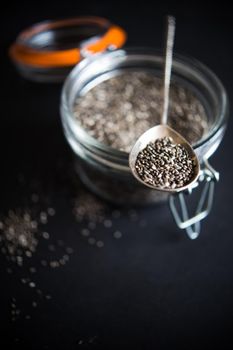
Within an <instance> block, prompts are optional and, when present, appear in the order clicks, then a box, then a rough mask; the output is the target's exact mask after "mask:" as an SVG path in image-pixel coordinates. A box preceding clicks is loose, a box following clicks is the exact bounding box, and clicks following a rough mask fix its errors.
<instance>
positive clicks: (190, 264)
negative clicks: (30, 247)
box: [0, 1, 233, 349]
mask: <svg viewBox="0 0 233 350" xmlns="http://www.w3.org/2000/svg"><path fill="white" fill-rule="evenodd" d="M218 5H219V6H218V8H217V7H216V8H213V6H212V7H209V8H208V7H206V8H204V7H203V6H204V5H202V6H197V3H189V2H188V1H185V2H179V4H178V5H176V6H175V5H173V6H169V5H167V4H164V5H161V4H159V3H158V2H155V3H154V4H153V3H152V2H147V1H143V2H140V3H133V4H130V3H126V2H115V1H101V2H90V1H85V2H80V1H77V2H70V1H64V2H60V1H47V2H43V1H42V2H38V3H33V2H25V1H20V2H18V4H16V5H13V4H11V3H9V4H5V9H4V10H3V11H1V21H0V28H1V36H0V43H1V85H2V89H1V96H0V101H1V117H0V118H1V126H0V159H1V181H0V196H1V200H0V211H1V214H5V213H7V211H8V210H9V209H10V208H15V207H18V206H22V205H24V204H25V201H26V199H25V198H27V196H30V194H31V191H32V190H31V188H30V186H31V183H32V182H31V180H32V179H37V180H38V179H39V182H40V184H42V185H40V186H41V192H43V193H45V194H46V196H48V198H49V201H50V202H51V205H53V206H54V207H55V208H56V211H57V215H56V216H55V218H54V219H53V220H51V224H50V227H49V230H50V233H51V234H52V235H53V239H54V240H55V239H65V240H66V242H67V244H68V245H69V246H71V247H73V248H74V254H73V256H72V259H71V261H70V263H69V264H68V265H67V266H65V267H64V268H60V269H58V270H55V271H54V272H51V273H50V272H48V271H47V270H43V271H45V272H43V271H39V273H38V274H37V277H36V279H37V282H38V284H40V285H41V286H42V288H44V289H46V290H49V291H50V293H51V295H52V296H53V297H52V300H51V301H50V302H49V303H46V302H44V303H41V304H40V305H39V306H38V308H37V310H36V311H35V312H34V314H33V317H32V318H31V320H29V321H28V320H27V321H26V320H24V319H20V320H19V321H17V322H15V323H12V322H11V320H10V306H9V305H10V300H11V299H10V298H11V297H12V296H17V299H19V301H20V304H21V308H27V305H28V303H29V301H30V300H31V299H32V296H31V293H32V292H31V290H30V289H26V288H24V287H23V286H22V284H21V283H20V278H21V277H22V276H23V274H24V271H23V269H16V268H13V270H14V273H13V275H12V274H11V275H9V274H7V273H6V268H7V267H8V262H6V261H5V258H4V256H0V272H1V279H0V296H1V297H0V321H1V327H0V343H2V347H1V349H3V344H4V345H5V346H6V345H8V346H9V345H11V348H18V347H19V346H22V345H23V346H24V348H30V349H60V348H61V349H76V348H85V349H89V348H90V349H91V348H96V349H97V348H98V349H105V348H106V349H115V348H117V349H120V348H128V347H130V348H135V349H155V348H156V349H171V348H174V349H178V348H181V347H182V346H184V347H186V348H188V349H197V348H202V347H206V348H208V347H212V346H213V345H216V344H217V343H221V344H222V343H223V342H227V344H228V347H229V348H230V347H232V346H233V340H232V337H231V333H232V326H233V301H232V295H233V257H232V252H233V235H232V223H233V221H232V175H233V166H232V146H233V141H232V131H231V129H232V120H231V119H229V125H228V130H227V133H226V135H225V138H224V140H223V142H222V144H221V146H220V147H219V149H218V150H217V152H216V154H215V155H214V156H213V157H212V159H211V163H212V164H213V166H214V167H215V168H216V169H217V170H218V171H219V172H220V174H221V180H220V182H219V183H218V185H217V189H216V193H215V198H214V206H213V209H212V211H211V214H210V216H209V217H208V218H207V219H206V220H205V222H204V223H203V227H202V232H201V235H200V237H199V238H198V239H197V240H195V241H191V240H189V239H188V238H187V237H186V235H185V233H184V232H181V231H179V230H178V229H177V228H176V226H175V224H174V222H173V220H172V218H171V215H170V212H169V209H168V207H167V206H166V205H165V206H162V207H159V208H147V209H141V210H140V211H139V215H140V217H141V218H145V219H146V220H147V226H146V227H144V228H141V227H139V226H138V225H137V223H134V222H131V221H130V220H128V219H127V216H124V215H123V216H122V219H121V220H120V221H119V229H120V230H121V231H122V232H124V234H123V237H122V239H121V240H119V241H116V240H113V239H112V240H111V239H109V240H108V241H107V244H106V245H105V246H104V247H103V248H102V249H97V248H94V247H91V246H90V245H88V244H87V242H86V241H85V240H83V238H82V237H81V235H80V234H78V231H79V225H78V223H76V222H75V220H74V217H73V216H72V214H71V209H70V201H69V198H70V197H71V198H72V188H70V185H69V183H68V182H67V180H66V179H65V180H64V177H63V175H64V173H66V172H67V171H68V170H67V169H68V168H67V169H66V162H67V164H68V163H69V161H70V160H71V151H70V149H69V147H68V145H67V144H66V142H65V139H64V137H63V133H62V128H61V124H60V118H59V100H60V91H61V85H54V84H47V85H45V84H41V85H40V84H33V83H29V82H26V81H25V80H23V79H22V78H21V77H20V76H19V75H18V74H17V72H16V71H15V69H14V67H13V65H12V64H11V62H10V61H9V59H8V56H7V48H8V47H9V45H10V44H11V43H12V42H13V41H14V39H15V37H16V36H17V34H18V32H19V31H20V30H22V29H23V28H25V27H27V26H29V25H31V24H33V23H35V22H37V21H40V20H44V19H55V18H62V17H65V16H77V15H99V16H103V17H107V18H109V19H110V20H112V21H113V22H115V23H117V24H119V25H121V26H123V27H124V28H125V29H126V31H127V32H128V35H129V39H128V43H127V45H128V46H153V47H161V46H162V38H163V22H164V18H163V17H164V15H165V14H167V13H172V14H174V15H175V16H176V18H177V33H176V43H175V49H176V51H178V52H181V53H186V54H189V55H192V56H194V57H196V58H197V59H199V60H200V61H202V62H203V63H205V64H206V65H208V66H209V67H210V68H211V69H212V70H213V71H214V72H215V73H216V74H217V75H218V77H219V78H220V79H221V80H222V82H223V83H224V85H225V87H226V89H227V91H228V94H229V99H230V102H231V100H232V98H233V87H232V81H233V67H232V60H233V41H232V34H233V30H232V29H233V28H232V21H233V16H231V15H230V12H229V10H228V9H226V8H223V7H222V5H223V4H218ZM230 116H231V114H230ZM59 162H62V164H63V165H64V164H65V166H64V167H63V168H62V170H59V171H60V173H59V171H58V170H57V164H58V163H59ZM67 167H68V166H67ZM57 172H58V173H59V174H58V173H57ZM20 174H23V176H24V179H25V182H24V185H21V186H19V178H20ZM32 186H33V185H32ZM43 249H44V251H43ZM46 252H47V250H46V247H44V248H43V247H41V248H40V251H39V253H38V254H41V255H43V254H46ZM35 259H36V258H35ZM38 259H39V258H38ZM35 264H36V263H35ZM80 340H82V343H80V344H79V342H80Z"/></svg>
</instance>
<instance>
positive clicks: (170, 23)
mask: <svg viewBox="0 0 233 350" xmlns="http://www.w3.org/2000/svg"><path fill="white" fill-rule="evenodd" d="M175 28H176V21H175V18H174V17H172V16H168V17H167V36H166V52H165V66H164V97H163V114H162V118H161V124H167V117H168V105H169V90H170V81H171V70H172V56H173V46H174V38H175Z"/></svg>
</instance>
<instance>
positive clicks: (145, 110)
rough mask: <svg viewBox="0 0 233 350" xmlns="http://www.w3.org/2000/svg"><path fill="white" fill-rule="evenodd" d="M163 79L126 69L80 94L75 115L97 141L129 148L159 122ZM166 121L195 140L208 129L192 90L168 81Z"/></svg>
mask: <svg viewBox="0 0 233 350" xmlns="http://www.w3.org/2000/svg"><path fill="white" fill-rule="evenodd" d="M162 109H163V81H162V79H161V78H158V77H156V76H153V75H152V74H149V73H146V72H138V71H137V72H135V71H134V72H126V73H122V74H120V75H118V76H115V77H112V78H110V79H108V80H106V81H104V82H102V83H100V84H98V85H96V86H95V87H94V88H92V89H90V90H89V91H87V93H85V94H84V95H82V96H81V97H79V98H78V99H77V100H76V102H75V105H74V109H73V111H74V116H75V118H76V119H77V121H78V122H79V123H80V124H81V126H82V127H83V128H84V129H85V130H86V131H87V132H88V133H89V134H90V135H91V136H92V137H94V138H95V139H97V140H98V141H100V142H102V143H104V144H106V145H108V146H111V147H113V148H115V149H118V150H121V151H125V152H130V149H131V147H132V145H133V144H134V143H135V142H136V140H137V139H138V138H139V137H140V136H141V135H142V134H143V133H144V132H145V131H146V130H148V129H149V128H151V127H153V126H155V125H156V124H160V119H161V115H162ZM168 125H170V126H171V127H172V128H173V129H175V130H177V131H178V132H179V133H180V134H181V135H182V136H183V137H184V138H185V139H186V140H187V141H189V142H190V143H191V144H194V143H195V142H197V141H198V140H200V139H201V138H202V137H203V136H204V134H205V133H206V131H207V130H208V122H207V116H206V113H205V110H204V107H203V105H202V103H201V102H200V100H199V99H198V98H197V97H196V96H195V95H194V93H193V92H191V90H189V89H187V88H184V87H183V86H181V85H178V84H176V83H172V84H171V91H170V106H169V118H168Z"/></svg>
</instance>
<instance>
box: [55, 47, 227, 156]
mask: <svg viewBox="0 0 233 350" xmlns="http://www.w3.org/2000/svg"><path fill="white" fill-rule="evenodd" d="M133 54H134V55H144V56H147V57H149V56H157V57H158V58H160V59H163V53H162V51H161V50H156V49H153V48H148V47H147V48H146V47H145V48H143V47H132V48H125V49H119V50H114V51H111V52H109V51H108V52H104V53H100V54H96V55H95V56H94V57H87V58H86V59H84V60H83V61H81V62H80V63H79V64H78V65H77V66H76V67H74V68H73V70H72V71H71V72H70V74H69V75H68V77H67V78H66V80H65V82H64V85H63V88H62V94H61V108H62V109H63V108H64V109H65V112H66V118H67V117H68V118H69V124H70V125H71V129H72V131H73V135H74V137H75V138H76V137H77V135H79V142H80V140H81V139H82V140H83V142H84V143H85V145H89V146H90V147H92V148H95V149H97V150H98V151H100V152H103V153H104V154H109V155H111V156H112V157H114V158H121V159H122V158H124V159H128V154H129V153H128V152H125V151H121V150H118V149H116V148H113V147H111V146H109V145H107V144H104V143H102V142H100V141H98V140H97V139H95V138H94V137H92V136H91V135H89V133H88V131H86V130H85V129H84V128H83V127H82V126H81V124H80V123H79V121H78V120H77V119H75V117H74V113H73V109H72V108H73V104H72V106H71V105H70V104H69V88H70V85H71V86H72V85H73V83H74V81H75V79H76V77H77V76H78V75H79V74H80V73H81V72H82V71H83V70H85V69H87V68H88V66H89V65H90V64H92V63H93V62H95V60H101V59H103V58H105V57H109V58H111V57H112V58H114V57H116V56H120V57H122V58H124V57H127V56H128V55H133ZM178 63H179V64H183V65H184V66H186V68H192V69H195V70H196V71H197V72H198V73H199V75H200V76H202V78H203V79H204V80H205V81H207V80H208V79H209V80H210V81H211V84H212V86H214V87H215V89H216V90H217V93H218V96H219V98H220V104H219V113H218V114H219V115H218V117H217V118H216V119H217V121H216V123H215V125H214V127H213V128H210V131H209V132H207V133H206V135H205V136H204V137H203V138H202V139H200V141H198V142H196V143H195V144H194V145H193V147H194V149H197V148H199V147H201V146H202V145H204V144H205V143H207V142H208V141H209V140H210V139H211V138H212V137H213V136H214V135H215V134H216V133H217V132H218V130H219V129H220V128H221V127H222V126H223V124H225V123H226V120H227V117H228V108H229V102H228V96H227V93H226V90H225V88H224V86H223V84H222V82H221V81H220V79H219V78H218V77H217V76H216V74H215V73H214V72H213V71H212V70H211V69H209V68H208V67H207V66H206V65H205V64H203V63H202V62H200V61H199V60H197V59H196V58H193V57H192V56H188V55H183V54H179V53H175V54H174V58H173V64H178ZM104 73H105V72H104V71H103V74H104Z"/></svg>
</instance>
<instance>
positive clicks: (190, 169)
mask: <svg viewBox="0 0 233 350" xmlns="http://www.w3.org/2000/svg"><path fill="white" fill-rule="evenodd" d="M195 166H196V164H195V163H194V161H193V160H192V159H191V158H190V157H189V154H188V152H187V151H186V149H185V148H184V147H183V146H182V145H180V144H175V143H174V142H173V140H172V138H170V137H163V138H161V139H157V140H156V141H155V142H150V143H149V144H148V145H147V146H146V147H145V148H144V149H143V150H142V151H141V152H139V154H138V156H137V159H136V163H135V169H136V171H137V173H138V175H139V177H140V178H141V179H142V180H143V181H144V182H145V183H147V184H150V185H152V186H155V187H157V188H161V189H175V188H179V187H183V186H185V185H186V184H187V183H189V181H190V180H191V178H192V176H193V173H194V168H195Z"/></svg>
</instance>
